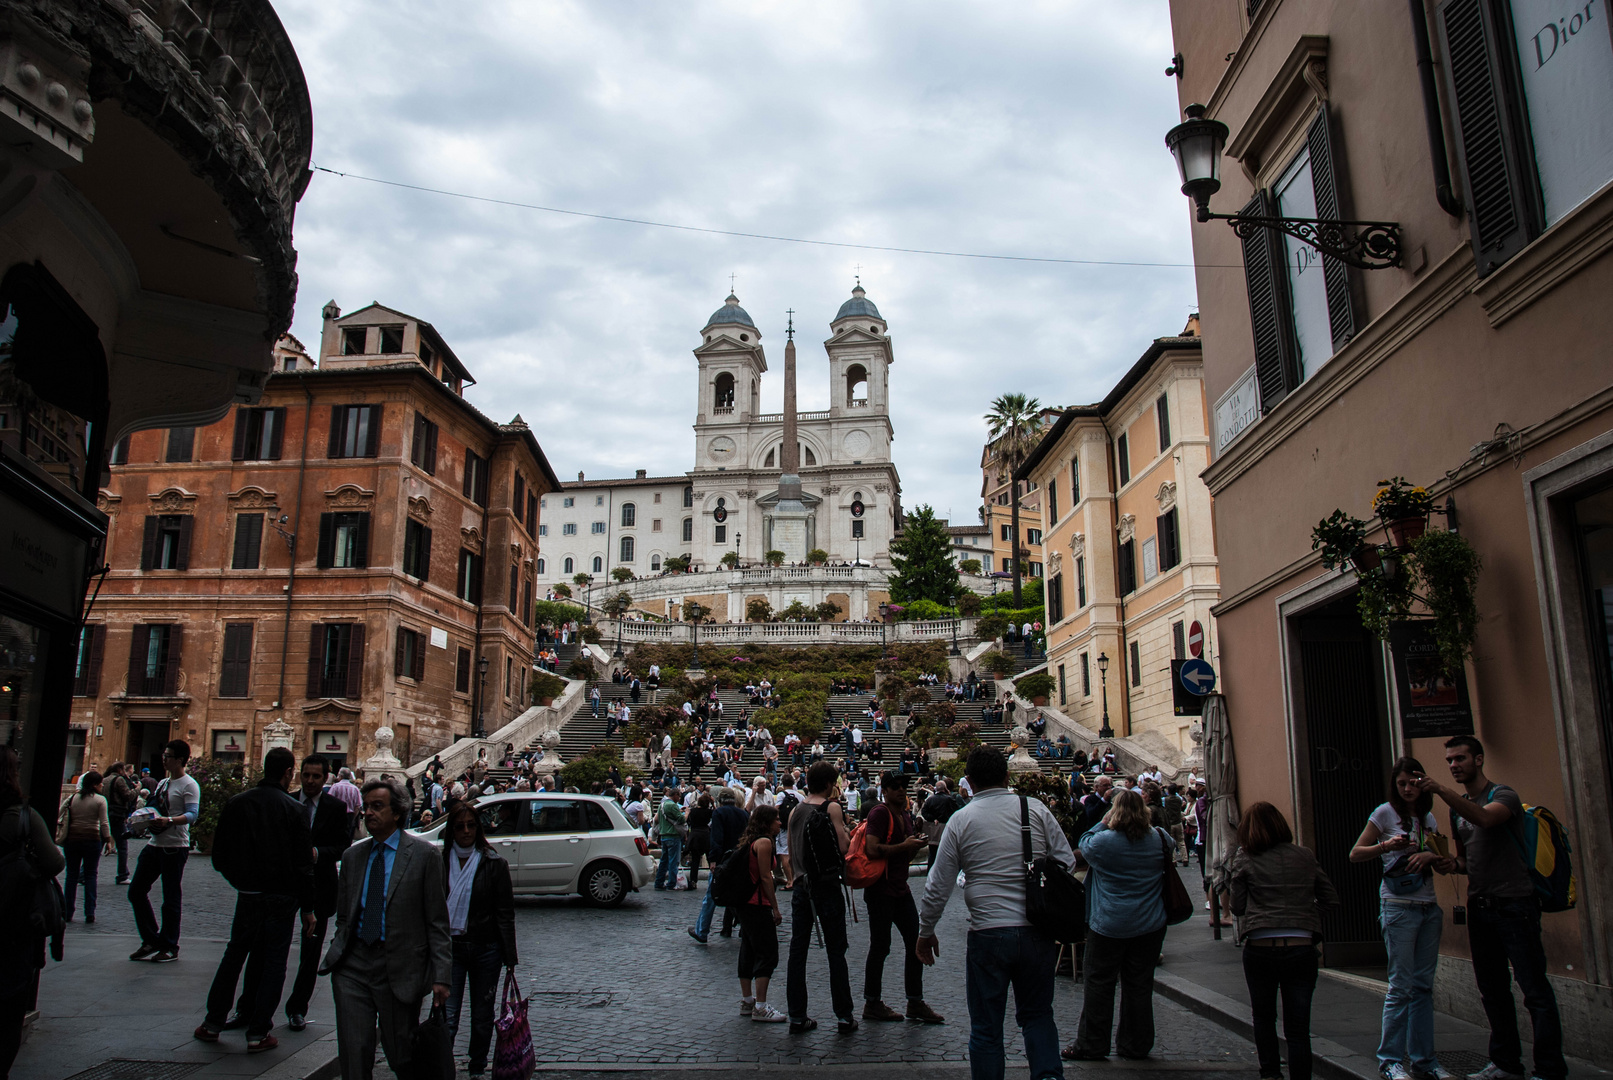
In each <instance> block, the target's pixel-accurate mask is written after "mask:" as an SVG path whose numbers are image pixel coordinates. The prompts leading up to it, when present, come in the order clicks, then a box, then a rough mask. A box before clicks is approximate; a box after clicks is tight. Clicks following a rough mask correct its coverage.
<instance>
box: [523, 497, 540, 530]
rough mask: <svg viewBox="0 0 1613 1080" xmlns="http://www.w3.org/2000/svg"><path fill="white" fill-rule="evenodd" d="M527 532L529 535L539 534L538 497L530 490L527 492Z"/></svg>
mask: <svg viewBox="0 0 1613 1080" xmlns="http://www.w3.org/2000/svg"><path fill="white" fill-rule="evenodd" d="M526 532H527V535H528V536H536V535H538V497H537V496H536V495H534V494H532V492H531V491H530V490H529V491H528V492H527V493H526Z"/></svg>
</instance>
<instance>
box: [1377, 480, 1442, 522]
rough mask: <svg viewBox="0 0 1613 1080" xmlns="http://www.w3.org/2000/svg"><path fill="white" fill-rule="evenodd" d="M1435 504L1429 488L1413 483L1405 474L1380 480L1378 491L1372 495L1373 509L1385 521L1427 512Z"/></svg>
mask: <svg viewBox="0 0 1613 1080" xmlns="http://www.w3.org/2000/svg"><path fill="white" fill-rule="evenodd" d="M1433 506H1434V497H1433V496H1432V495H1430V494H1428V489H1427V488H1424V487H1418V486H1416V485H1414V484H1412V482H1411V481H1409V480H1407V479H1406V478H1405V477H1404V476H1391V477H1390V478H1389V479H1387V480H1379V481H1378V493H1377V494H1376V495H1374V496H1373V497H1372V509H1373V512H1374V513H1376V514H1377V515H1378V516H1379V517H1381V518H1382V519H1383V520H1385V521H1393V520H1394V519H1396V518H1405V517H1416V516H1418V515H1420V514H1427V513H1428V512H1429V511H1430V510H1431V509H1433Z"/></svg>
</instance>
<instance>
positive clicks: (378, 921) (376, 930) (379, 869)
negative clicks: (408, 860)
mask: <svg viewBox="0 0 1613 1080" xmlns="http://www.w3.org/2000/svg"><path fill="white" fill-rule="evenodd" d="M385 912H386V848H385V846H383V845H381V844H376V845H375V854H374V855H373V856H372V857H371V858H370V887H369V888H368V889H366V890H365V892H364V907H363V909H362V910H361V911H359V913H358V939H359V940H360V941H362V942H363V943H364V944H366V945H374V944H375V943H376V942H377V941H380V940H381V926H382V921H383V919H384V918H385Z"/></svg>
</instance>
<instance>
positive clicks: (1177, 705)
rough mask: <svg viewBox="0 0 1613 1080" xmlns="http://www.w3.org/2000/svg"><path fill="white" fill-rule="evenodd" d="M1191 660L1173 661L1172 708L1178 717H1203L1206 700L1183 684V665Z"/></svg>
mask: <svg viewBox="0 0 1613 1080" xmlns="http://www.w3.org/2000/svg"><path fill="white" fill-rule="evenodd" d="M1191 663H1193V661H1191V660H1172V661H1171V706H1172V708H1173V709H1174V711H1175V713H1176V715H1177V716H1203V715H1204V699H1203V698H1202V697H1200V696H1199V695H1197V694H1195V693H1193V692H1192V691H1190V690H1189V689H1188V688H1187V687H1186V686H1185V685H1183V683H1182V665H1183V664H1191Z"/></svg>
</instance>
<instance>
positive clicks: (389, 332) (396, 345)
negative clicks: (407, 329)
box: [377, 326, 403, 355]
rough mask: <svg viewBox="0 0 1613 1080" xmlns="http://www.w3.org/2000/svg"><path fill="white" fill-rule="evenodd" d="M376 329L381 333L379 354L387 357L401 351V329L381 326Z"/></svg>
mask: <svg viewBox="0 0 1613 1080" xmlns="http://www.w3.org/2000/svg"><path fill="white" fill-rule="evenodd" d="M377 329H379V330H380V331H381V352H382V353H383V354H388V355H389V354H392V353H400V352H402V351H403V327H401V326H382V327H377Z"/></svg>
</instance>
